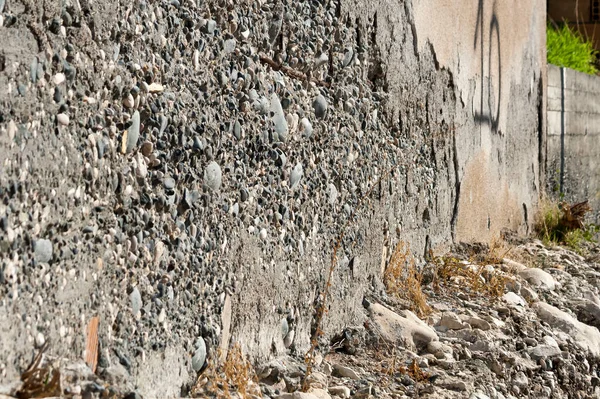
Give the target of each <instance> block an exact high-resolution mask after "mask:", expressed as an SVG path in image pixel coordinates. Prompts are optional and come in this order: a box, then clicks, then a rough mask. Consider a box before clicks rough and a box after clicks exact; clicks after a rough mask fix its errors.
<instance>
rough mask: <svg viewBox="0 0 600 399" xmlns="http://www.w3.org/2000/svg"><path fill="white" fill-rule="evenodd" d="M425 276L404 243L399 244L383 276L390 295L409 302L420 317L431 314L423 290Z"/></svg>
mask: <svg viewBox="0 0 600 399" xmlns="http://www.w3.org/2000/svg"><path fill="white" fill-rule="evenodd" d="M422 281H423V274H422V273H421V272H420V271H419V270H418V269H417V267H416V265H415V258H414V257H413V256H412V254H411V253H410V249H409V248H408V246H407V245H406V244H405V243H404V242H402V241H401V242H399V243H398V245H396V248H395V249H394V252H393V253H392V257H391V259H390V262H389V263H388V265H387V267H386V268H385V272H384V274H383V282H384V284H385V288H386V290H387V292H388V294H390V295H394V296H396V297H398V298H400V299H404V300H406V301H408V302H409V304H410V307H411V309H410V310H412V311H413V312H415V313H416V314H417V316H419V317H421V318H422V317H424V316H427V315H428V314H430V313H431V307H429V305H428V304H427V296H426V295H425V294H424V293H423V290H422V289H421V283H422Z"/></svg>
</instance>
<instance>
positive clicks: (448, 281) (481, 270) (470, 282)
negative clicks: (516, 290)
mask: <svg viewBox="0 0 600 399" xmlns="http://www.w3.org/2000/svg"><path fill="white" fill-rule="evenodd" d="M433 262H434V263H435V266H436V272H435V278H434V281H433V286H434V289H435V290H436V291H438V292H439V291H441V290H442V289H444V288H447V289H450V290H454V291H464V292H465V293H466V294H468V295H471V296H480V295H484V296H486V297H488V298H491V299H497V298H499V297H501V296H502V295H503V294H504V292H505V289H506V284H507V283H508V282H509V281H510V278H509V277H508V276H506V275H504V274H502V273H500V272H498V271H495V270H494V271H490V270H488V269H487V267H486V266H487V264H484V265H477V264H472V263H471V264H464V263H462V262H461V261H460V260H458V259H456V258H453V257H450V256H444V257H437V258H434V260H433Z"/></svg>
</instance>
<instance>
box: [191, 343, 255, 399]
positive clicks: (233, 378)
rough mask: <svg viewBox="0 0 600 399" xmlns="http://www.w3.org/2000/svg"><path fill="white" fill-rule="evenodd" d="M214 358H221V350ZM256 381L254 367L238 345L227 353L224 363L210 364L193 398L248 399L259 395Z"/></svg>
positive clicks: (198, 382) (201, 377)
mask: <svg viewBox="0 0 600 399" xmlns="http://www.w3.org/2000/svg"><path fill="white" fill-rule="evenodd" d="M214 358H215V359H220V358H221V353H220V349H219V350H217V354H216V356H214ZM255 379H256V378H255V375H254V372H253V368H252V365H251V364H250V362H249V361H248V360H246V358H245V356H244V354H243V353H242V348H241V347H240V345H239V344H237V343H236V344H235V345H234V346H233V347H232V348H231V349H230V350H229V351H228V352H227V357H226V358H225V361H224V362H222V363H219V362H218V361H214V362H209V365H208V367H207V368H206V370H205V371H204V373H203V374H202V375H201V376H200V378H199V379H198V381H197V382H196V385H195V386H194V388H192V396H193V397H205V396H206V395H207V394H210V395H211V396H213V397H216V398H219V399H231V398H232V397H235V396H240V397H242V398H247V397H250V396H251V395H256V394H259V392H258V385H257V384H255Z"/></svg>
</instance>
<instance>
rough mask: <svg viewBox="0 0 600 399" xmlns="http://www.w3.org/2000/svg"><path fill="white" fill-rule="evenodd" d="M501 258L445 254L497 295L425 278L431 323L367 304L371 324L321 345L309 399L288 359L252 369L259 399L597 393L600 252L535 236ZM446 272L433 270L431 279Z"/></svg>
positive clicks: (387, 300) (387, 304) (387, 303)
mask: <svg viewBox="0 0 600 399" xmlns="http://www.w3.org/2000/svg"><path fill="white" fill-rule="evenodd" d="M479 255H481V253H480V252H479ZM505 255H510V257H507V258H504V259H502V260H501V261H500V262H499V263H492V264H490V263H489V262H490V261H493V259H491V258H489V257H486V256H483V258H482V257H481V256H479V259H478V255H477V252H473V248H469V249H468V250H465V247H463V248H462V250H461V251H460V253H459V254H457V255H455V257H445V259H446V262H448V261H449V260H450V259H452V261H454V260H458V261H459V264H460V265H461V266H460V267H462V268H465V269H467V270H468V269H473V268H475V269H476V270H481V271H482V272H481V274H479V278H481V279H482V282H484V283H487V284H490V282H491V281H493V279H494V278H495V277H497V276H504V277H506V280H504V281H505V282H506V286H505V287H503V288H504V289H503V293H501V296H499V297H497V298H492V297H490V296H488V295H486V294H485V293H482V292H479V291H476V290H473V286H472V285H471V284H470V283H468V282H467V281H465V279H464V278H463V277H460V276H454V277H453V278H450V280H449V284H447V285H444V286H443V287H442V288H439V287H438V288H436V283H435V281H434V279H432V280H430V281H429V282H427V281H425V280H426V278H424V281H423V287H424V292H425V294H426V295H427V296H428V299H427V303H428V304H429V306H431V308H432V312H431V313H430V314H429V315H428V316H426V317H424V318H423V320H422V319H420V318H418V317H417V316H416V315H415V314H414V313H413V312H411V311H410V310H408V309H407V307H410V304H409V303H406V302H403V301H399V300H397V299H394V296H387V297H380V298H378V299H375V298H371V299H365V301H364V303H363V306H364V307H365V310H366V312H367V313H368V314H369V319H368V321H367V322H366V323H364V325H360V326H354V327H349V328H347V329H345V330H344V331H342V332H340V334H338V335H337V336H335V337H334V338H333V339H332V340H331V342H330V345H328V346H323V347H322V348H321V349H322V353H321V354H322V356H321V355H320V356H318V361H317V364H318V367H317V368H316V371H314V372H313V373H312V374H311V375H310V377H308V381H309V386H310V388H309V389H308V391H307V393H300V392H299V390H300V388H301V381H302V379H303V378H305V376H306V367H305V365H304V363H303V362H301V361H299V360H298V359H294V358H291V357H285V358H280V359H276V360H274V361H272V362H270V363H268V364H266V365H261V366H259V367H258V368H257V369H256V370H257V371H256V373H257V377H256V381H259V382H260V384H259V386H260V388H261V392H262V394H259V393H256V394H255V397H275V398H282V399H283V398H298V399H315V398H321V399H325V398H330V397H341V398H350V397H352V398H371V397H372V398H377V397H380V398H409V397H415V398H418V397H431V398H467V397H468V398H471V399H484V398H596V397H600V386H599V384H600V378H599V374H598V373H599V369H598V366H599V364H600V363H599V360H600V357H599V356H600V332H599V331H598V329H597V327H598V326H600V298H599V297H598V295H599V292H598V287H597V278H598V276H600V274H599V268H600V262H599V260H600V258H599V256H600V248H599V247H597V246H596V247H593V246H592V247H591V251H589V252H588V255H587V256H586V257H583V256H581V255H578V254H577V253H575V252H573V251H571V250H568V249H565V248H561V247H554V248H547V247H545V246H544V245H543V244H542V243H541V242H539V241H537V240H536V241H532V242H528V243H523V244H521V245H518V246H516V247H513V248H511V249H510V251H509V252H508V253H505ZM510 258H516V259H519V260H520V261H521V262H523V263H521V262H517V261H514V260H511V259H510ZM497 261H498V259H496V262H497ZM526 264H527V265H528V266H526ZM440 267H442V265H441V263H439V262H430V263H428V264H427V265H426V266H425V268H424V274H425V275H426V274H427V273H429V274H430V275H431V276H435V275H436V273H438V274H439V268H440ZM436 270H437V272H436ZM297 390H298V391H297ZM288 391H289V392H295V393H287V392H288ZM200 392H202V393H204V394H206V393H208V392H212V393H213V394H214V393H215V391H200ZM217 392H218V390H217Z"/></svg>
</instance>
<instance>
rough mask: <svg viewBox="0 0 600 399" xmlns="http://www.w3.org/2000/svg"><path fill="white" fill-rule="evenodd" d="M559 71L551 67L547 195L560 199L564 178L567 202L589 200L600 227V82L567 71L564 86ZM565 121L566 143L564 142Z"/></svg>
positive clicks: (594, 78)
mask: <svg viewBox="0 0 600 399" xmlns="http://www.w3.org/2000/svg"><path fill="white" fill-rule="evenodd" d="M560 70H561V68H559V67H557V66H554V65H549V66H548V111H547V112H548V191H549V192H550V193H553V194H554V195H556V196H558V195H559V193H560V186H561V174H562V183H563V187H562V188H563V193H564V198H565V200H567V201H569V202H579V201H585V200H589V202H590V205H591V207H592V215H591V217H590V221H593V222H594V223H599V222H600V100H599V97H598V95H599V94H600V80H599V79H598V77H597V76H591V75H587V74H585V73H581V72H577V71H574V70H572V69H565V70H564V83H561V71H560ZM562 85H564V86H562ZM561 87H562V89H561ZM563 89H564V90H563ZM563 93H564V102H563V101H562V98H563ZM561 115H562V117H561ZM562 118H564V140H563V139H561V134H562V132H563V128H562V121H563V119H562ZM561 158H562V162H561ZM561 169H562V170H561Z"/></svg>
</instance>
